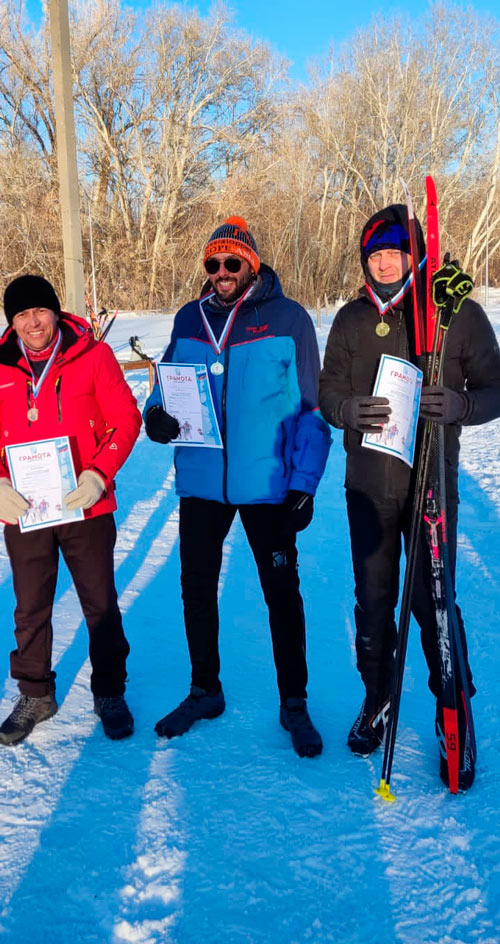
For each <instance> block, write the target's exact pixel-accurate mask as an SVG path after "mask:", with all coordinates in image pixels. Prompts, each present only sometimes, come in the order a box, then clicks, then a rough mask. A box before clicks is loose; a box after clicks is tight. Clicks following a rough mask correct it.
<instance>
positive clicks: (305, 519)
mask: <svg viewBox="0 0 500 944" xmlns="http://www.w3.org/2000/svg"><path fill="white" fill-rule="evenodd" d="M283 509H284V511H285V516H286V517H285V522H286V523H285V529H286V531H287V532H288V533H290V534H292V535H295V534H296V533H297V531H304V529H305V528H307V527H308V525H310V524H311V521H312V516H313V512H314V499H313V496H312V495H309V493H308V492H299V491H298V490H297V489H295V488H291V489H290V491H289V492H288V495H287V496H286V498H285V500H284V502H283Z"/></svg>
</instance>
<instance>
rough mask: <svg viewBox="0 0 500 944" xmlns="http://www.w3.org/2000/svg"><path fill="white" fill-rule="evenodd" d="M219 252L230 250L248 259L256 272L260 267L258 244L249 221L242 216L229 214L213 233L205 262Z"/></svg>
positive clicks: (205, 255) (233, 253)
mask: <svg viewBox="0 0 500 944" xmlns="http://www.w3.org/2000/svg"><path fill="white" fill-rule="evenodd" d="M217 252H230V253H232V255H233V256H239V257H240V258H241V259H246V261H247V262H248V263H249V265H250V266H251V268H252V269H253V271H254V272H255V274H257V272H258V271H259V269H260V259H259V253H258V249H257V244H256V242H255V239H254V238H253V236H252V234H251V232H250V230H249V229H248V223H247V221H246V220H244V219H243V217H241V216H228V218H227V220H224V222H223V224H222V226H219V227H218V228H217V229H216V230H215V232H213V233H212V235H211V237H210V239H209V240H208V242H207V245H206V246H205V252H204V254H203V262H206V261H207V259H209V258H210V256H214V255H215V253H217Z"/></svg>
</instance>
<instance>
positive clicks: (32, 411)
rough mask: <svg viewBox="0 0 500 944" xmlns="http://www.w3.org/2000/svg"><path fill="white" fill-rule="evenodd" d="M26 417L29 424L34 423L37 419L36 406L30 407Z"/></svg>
mask: <svg viewBox="0 0 500 944" xmlns="http://www.w3.org/2000/svg"><path fill="white" fill-rule="evenodd" d="M26 416H27V417H28V419H29V421H30V423H34V422H35V421H36V420H37V419H38V410H37V408H36V406H32V407H30V409H29V410H28V412H27V414H26Z"/></svg>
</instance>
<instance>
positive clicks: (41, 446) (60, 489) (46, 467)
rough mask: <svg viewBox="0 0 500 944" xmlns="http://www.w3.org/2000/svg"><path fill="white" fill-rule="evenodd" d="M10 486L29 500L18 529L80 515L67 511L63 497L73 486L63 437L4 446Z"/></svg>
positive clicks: (80, 515)
mask: <svg viewBox="0 0 500 944" xmlns="http://www.w3.org/2000/svg"><path fill="white" fill-rule="evenodd" d="M5 451H6V454H7V462H8V464H9V470H10V477H11V480H12V485H13V486H14V488H15V489H16V491H17V492H20V494H21V495H22V496H23V497H24V498H25V499H26V501H27V502H28V503H29V508H28V510H27V511H26V512H25V513H24V515H23V516H22V517H21V518H19V528H20V530H21V531H37V530H39V529H40V528H51V527H53V526H54V525H59V524H68V523H69V522H70V521H80V520H82V519H83V518H84V514H83V509H82V508H76V509H75V510H74V511H70V510H69V508H66V505H65V504H64V501H63V498H64V496H65V495H67V494H68V492H71V491H72V489H74V488H76V484H77V483H76V475H75V469H74V466H73V457H72V455H71V449H70V445H69V439H68V437H67V436H57V437H56V438H55V439H42V440H39V441H38V442H30V443H20V444H18V445H15V446H6V449H5Z"/></svg>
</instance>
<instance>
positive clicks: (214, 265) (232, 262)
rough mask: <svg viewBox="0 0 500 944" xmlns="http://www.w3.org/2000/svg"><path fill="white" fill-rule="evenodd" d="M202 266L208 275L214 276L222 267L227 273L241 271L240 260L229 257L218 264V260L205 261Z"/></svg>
mask: <svg viewBox="0 0 500 944" xmlns="http://www.w3.org/2000/svg"><path fill="white" fill-rule="evenodd" d="M204 265H205V269H206V270H207V272H208V274H209V275H215V273H216V272H218V271H219V269H220V267H221V266H222V265H223V266H224V268H225V269H226V271H227V272H239V271H240V269H241V259H233V258H232V257H230V258H229V259H224V261H223V262H219V260H218V259H207V261H206V262H205V264H204Z"/></svg>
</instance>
